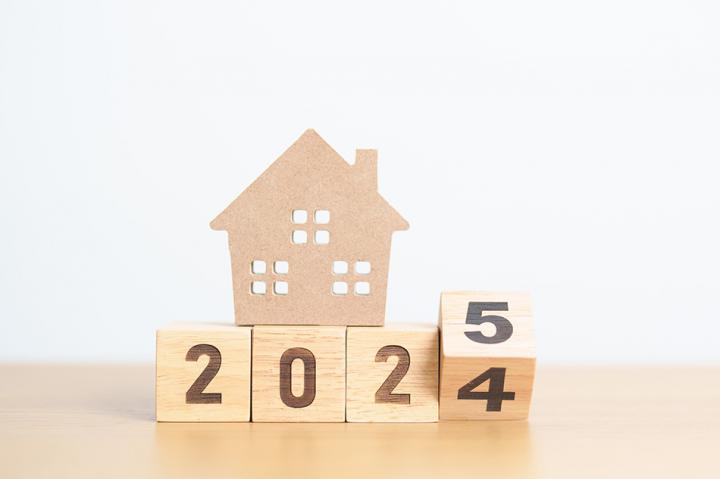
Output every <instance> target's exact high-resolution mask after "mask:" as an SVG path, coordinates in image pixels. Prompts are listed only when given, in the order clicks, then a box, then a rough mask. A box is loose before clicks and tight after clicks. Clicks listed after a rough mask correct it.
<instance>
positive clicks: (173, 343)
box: [155, 323, 252, 422]
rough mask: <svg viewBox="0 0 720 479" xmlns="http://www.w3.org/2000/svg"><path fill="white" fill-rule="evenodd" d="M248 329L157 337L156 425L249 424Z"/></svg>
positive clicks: (199, 329)
mask: <svg viewBox="0 0 720 479" xmlns="http://www.w3.org/2000/svg"><path fill="white" fill-rule="evenodd" d="M251 336H252V328H248V327H238V326H234V325H227V326H225V325H212V324H179V323H178V324H173V325H171V326H169V327H167V328H163V329H160V330H158V331H157V336H156V339H157V350H156V351H157V358H156V361H157V366H156V375H157V376H156V383H155V384H156V390H155V394H156V398H155V406H156V415H157V420H158V421H186V422H206V421H207V422H216V421H221V422H245V421H249V420H250V342H251Z"/></svg>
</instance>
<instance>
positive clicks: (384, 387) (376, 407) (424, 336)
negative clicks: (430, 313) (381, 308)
mask: <svg viewBox="0 0 720 479" xmlns="http://www.w3.org/2000/svg"><path fill="white" fill-rule="evenodd" d="M438 348H439V335H438V329H437V327H436V326H433V325H409V324H397V325H391V326H384V327H379V328H376V327H348V331H347V402H346V405H347V406H346V410H347V420H348V422H435V421H437V420H438Z"/></svg>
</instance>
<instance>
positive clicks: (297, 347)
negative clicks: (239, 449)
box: [252, 326, 346, 422]
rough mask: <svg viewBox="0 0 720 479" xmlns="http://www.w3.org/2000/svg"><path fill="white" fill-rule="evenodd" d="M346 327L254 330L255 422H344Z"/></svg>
mask: <svg viewBox="0 0 720 479" xmlns="http://www.w3.org/2000/svg"><path fill="white" fill-rule="evenodd" d="M345 329H346V328H345V326H255V328H254V331H253V362H252V371H253V378H252V408H253V412H252V418H253V419H252V420H253V422H343V421H345Z"/></svg>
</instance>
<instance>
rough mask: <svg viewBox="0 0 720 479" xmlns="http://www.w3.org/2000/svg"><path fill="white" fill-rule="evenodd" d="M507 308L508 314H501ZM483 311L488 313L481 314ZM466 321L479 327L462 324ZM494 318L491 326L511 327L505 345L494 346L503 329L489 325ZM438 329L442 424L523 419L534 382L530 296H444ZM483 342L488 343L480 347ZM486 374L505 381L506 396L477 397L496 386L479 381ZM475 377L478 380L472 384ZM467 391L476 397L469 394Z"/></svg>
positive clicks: (486, 294) (496, 294) (441, 302)
mask: <svg viewBox="0 0 720 479" xmlns="http://www.w3.org/2000/svg"><path fill="white" fill-rule="evenodd" d="M505 303H507V311H503V310H502V309H505V306H504V304H505ZM471 304H472V305H473V306H471ZM483 305H484V306H483ZM469 307H470V314H468V311H469V309H468V308H469ZM482 308H487V309H486V310H485V311H480V310H481V309H482ZM468 318H471V320H472V321H474V322H475V323H478V322H479V323H483V324H466V322H467V321H468ZM492 318H496V319H497V321H495V322H496V323H497V324H498V325H499V326H500V327H504V326H505V325H507V324H508V322H509V324H511V325H512V326H511V330H512V333H511V334H510V336H509V337H508V339H507V340H504V341H502V342H497V343H492V341H493V337H494V335H495V334H499V333H500V330H501V328H499V327H496V326H494V325H493V324H492V321H489V320H490V319H492ZM486 320H487V322H485V321H486ZM440 326H441V355H440V420H441V421H447V420H478V419H483V420H485V419H525V418H527V417H528V413H529V408H530V403H531V399H532V390H533V381H534V377H535V338H534V331H533V324H532V306H531V301H530V297H529V295H527V294H523V293H511V292H507V293H503V292H468V291H463V292H450V293H443V294H442V295H441V301H440ZM466 333H468V334H466ZM476 334H477V335H479V336H474V335H476ZM472 338H475V339H477V340H473V339H472ZM483 338H486V340H487V341H488V342H487V343H485V342H478V340H480V341H481V340H483ZM485 372H494V373H498V374H500V375H502V376H504V377H503V378H502V380H504V384H502V391H504V392H507V393H508V394H504V395H502V396H501V395H500V393H499V392H498V393H496V394H494V395H492V396H491V397H489V398H482V396H484V394H477V393H490V392H492V391H491V389H490V388H492V387H494V386H497V385H498V382H497V381H490V380H489V378H488V379H486V380H482V379H483V377H480V376H481V375H482V374H483V373H485ZM476 378H479V379H481V380H482V381H475V382H474V383H473V380H474V379H476ZM496 379H497V378H496ZM478 382H479V384H477V385H476V386H475V383H478ZM470 386H473V387H470ZM461 390H464V393H463V391H461ZM469 390H472V391H473V392H474V393H469ZM510 393H514V394H510ZM502 397H504V398H506V399H505V400H502V401H501V402H500V403H497V401H495V400H494V399H493V398H495V399H497V398H502ZM510 398H512V399H510ZM498 409H499V410H498Z"/></svg>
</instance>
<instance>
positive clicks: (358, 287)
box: [355, 281, 370, 296]
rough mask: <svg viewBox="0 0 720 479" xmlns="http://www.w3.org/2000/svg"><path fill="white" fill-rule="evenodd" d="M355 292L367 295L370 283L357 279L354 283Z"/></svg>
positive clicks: (359, 294)
mask: <svg viewBox="0 0 720 479" xmlns="http://www.w3.org/2000/svg"><path fill="white" fill-rule="evenodd" d="M355 294H357V295H358V296H367V295H369V294H370V283H368V282H367V281H358V282H357V283H355Z"/></svg>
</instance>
